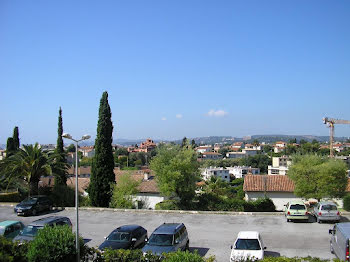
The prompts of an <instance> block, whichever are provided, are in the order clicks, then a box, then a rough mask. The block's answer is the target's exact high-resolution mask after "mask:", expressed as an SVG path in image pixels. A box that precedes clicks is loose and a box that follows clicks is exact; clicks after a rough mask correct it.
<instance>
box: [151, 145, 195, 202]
mask: <svg viewBox="0 0 350 262" xmlns="http://www.w3.org/2000/svg"><path fill="white" fill-rule="evenodd" d="M150 166H151V169H152V170H154V171H155V173H156V179H157V182H158V186H159V189H160V191H161V192H162V193H163V194H164V195H166V196H169V197H178V198H180V205H181V206H182V207H184V208H186V207H188V206H190V204H191V202H192V199H193V198H194V196H195V189H196V184H195V183H196V181H197V179H198V174H199V170H198V167H199V164H198V162H197V154H196V152H195V151H194V150H193V149H192V148H188V147H180V146H178V145H169V146H162V147H159V149H158V153H157V155H156V156H155V157H154V158H153V159H152V161H151V164H150Z"/></svg>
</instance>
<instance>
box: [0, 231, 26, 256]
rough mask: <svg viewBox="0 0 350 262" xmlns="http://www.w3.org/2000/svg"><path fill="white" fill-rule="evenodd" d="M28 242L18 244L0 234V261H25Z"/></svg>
mask: <svg viewBox="0 0 350 262" xmlns="http://www.w3.org/2000/svg"><path fill="white" fill-rule="evenodd" d="M27 250H28V243H23V244H22V245H18V243H16V242H12V241H11V240H9V239H6V238H5V237H3V236H0V261H4V262H25V261H27V259H26V253H27Z"/></svg>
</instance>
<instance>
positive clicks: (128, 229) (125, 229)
mask: <svg viewBox="0 0 350 262" xmlns="http://www.w3.org/2000/svg"><path fill="white" fill-rule="evenodd" d="M140 227H141V226H139V225H124V226H121V227H118V228H116V229H114V230H113V232H132V231H134V230H136V229H138V228H140Z"/></svg>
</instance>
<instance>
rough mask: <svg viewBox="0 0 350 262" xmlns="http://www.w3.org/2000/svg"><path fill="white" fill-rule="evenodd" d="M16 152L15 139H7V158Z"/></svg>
mask: <svg viewBox="0 0 350 262" xmlns="http://www.w3.org/2000/svg"><path fill="white" fill-rule="evenodd" d="M15 152H16V147H15V143H14V141H13V137H9V138H7V143H6V157H10V156H12V155H13V154H14V153H15Z"/></svg>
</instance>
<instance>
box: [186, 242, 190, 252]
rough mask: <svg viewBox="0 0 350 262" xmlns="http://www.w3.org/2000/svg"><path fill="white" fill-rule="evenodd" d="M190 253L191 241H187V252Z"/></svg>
mask: <svg viewBox="0 0 350 262" xmlns="http://www.w3.org/2000/svg"><path fill="white" fill-rule="evenodd" d="M186 250H187V251H190V241H187V243H186V247H185V251H186Z"/></svg>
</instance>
